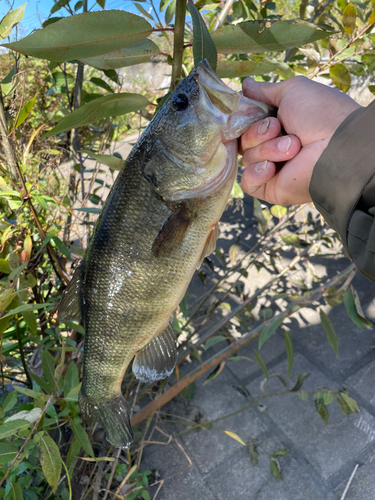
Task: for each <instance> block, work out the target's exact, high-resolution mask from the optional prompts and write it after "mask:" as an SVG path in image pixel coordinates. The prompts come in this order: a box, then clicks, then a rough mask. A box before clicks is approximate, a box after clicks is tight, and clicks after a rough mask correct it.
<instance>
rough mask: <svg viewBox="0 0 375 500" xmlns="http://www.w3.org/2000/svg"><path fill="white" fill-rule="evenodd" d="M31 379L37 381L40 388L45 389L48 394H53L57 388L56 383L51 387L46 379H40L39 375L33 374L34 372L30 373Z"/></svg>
mask: <svg viewBox="0 0 375 500" xmlns="http://www.w3.org/2000/svg"><path fill="white" fill-rule="evenodd" d="M43 352H44V351H43ZM30 377H31V378H32V379H33V380H35V382H36V383H37V384H38V385H39V387H40V388H41V389H43V390H44V391H45V392H46V393H47V394H52V392H53V388H54V387H55V383H53V385H52V386H51V385H50V384H49V383H48V382H46V381H45V380H44V379H42V378H41V377H38V375H35V373H32V372H30Z"/></svg>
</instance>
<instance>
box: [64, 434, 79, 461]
mask: <svg viewBox="0 0 375 500" xmlns="http://www.w3.org/2000/svg"><path fill="white" fill-rule="evenodd" d="M80 451H81V443H80V442H79V441H78V439H77V438H75V437H74V438H73V441H72V442H71V444H70V446H69V451H68V456H67V457H66V466H67V468H68V469H70V467H71V465H73V463H74V462H75V461H76V460H77V458H78V456H79V452H80Z"/></svg>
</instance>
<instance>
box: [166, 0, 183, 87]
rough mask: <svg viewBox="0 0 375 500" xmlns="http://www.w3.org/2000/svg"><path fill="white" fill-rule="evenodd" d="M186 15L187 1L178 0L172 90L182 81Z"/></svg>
mask: <svg viewBox="0 0 375 500" xmlns="http://www.w3.org/2000/svg"><path fill="white" fill-rule="evenodd" d="M185 13H186V0H176V14H175V24H174V27H175V31H174V37H173V62H172V80H171V87H170V90H171V91H172V90H174V88H175V86H176V85H177V83H178V82H179V80H180V79H181V71H182V57H183V54H184V34H185Z"/></svg>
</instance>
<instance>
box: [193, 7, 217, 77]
mask: <svg viewBox="0 0 375 500" xmlns="http://www.w3.org/2000/svg"><path fill="white" fill-rule="evenodd" d="M187 8H188V11H189V12H190V15H191V18H192V20H193V55H194V67H195V68H196V67H197V66H198V64H199V63H200V61H202V60H203V59H207V61H208V62H209V63H210V65H211V68H212V69H213V70H214V71H216V66H217V51H216V47H215V44H214V42H213V41H212V38H211V35H210V33H209V32H208V29H207V26H206V23H205V22H204V19H203V18H202V16H201V14H200V12H199V10H198V9H197V8H196V6H195V5H194V4H193V2H192V1H191V0H189V1H188V4H187Z"/></svg>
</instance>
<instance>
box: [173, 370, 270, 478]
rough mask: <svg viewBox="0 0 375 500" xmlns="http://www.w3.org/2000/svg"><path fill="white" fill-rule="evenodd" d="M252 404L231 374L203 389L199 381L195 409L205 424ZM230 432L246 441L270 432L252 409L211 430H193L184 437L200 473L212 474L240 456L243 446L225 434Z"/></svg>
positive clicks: (221, 422) (182, 437)
mask: <svg viewBox="0 0 375 500" xmlns="http://www.w3.org/2000/svg"><path fill="white" fill-rule="evenodd" d="M247 404H248V399H247V398H246V397H245V396H243V395H242V394H240V392H238V391H237V390H236V389H235V388H234V387H233V383H232V377H231V375H230V374H228V373H227V372H225V371H224V372H223V373H221V374H220V375H219V376H218V377H217V378H216V379H214V380H213V381H212V382H210V384H208V385H206V386H203V385H202V381H197V383H196V390H195V394H194V398H193V399H192V401H191V405H192V407H194V408H196V411H197V412H199V414H200V418H201V422H204V420H207V419H208V420H210V421H211V420H214V419H217V418H220V417H224V416H226V415H228V414H230V413H233V412H235V411H237V410H239V409H241V408H243V407H244V406H246V405H247ZM225 430H229V431H232V432H235V433H236V434H238V435H239V436H240V437H241V439H242V440H243V441H244V442H248V441H249V438H250V437H251V438H252V439H254V438H256V437H257V436H258V435H259V434H260V433H262V432H264V431H265V430H266V427H265V425H264V424H263V423H262V422H261V420H260V419H259V418H258V416H257V415H256V413H255V412H254V411H253V410H252V409H251V408H247V409H246V410H244V411H242V412H240V413H238V414H236V415H233V416H231V417H228V418H225V419H223V420H220V421H218V422H216V423H214V424H213V426H212V427H211V428H209V429H206V428H203V429H201V430H200V431H192V432H189V433H187V434H184V435H183V436H181V440H182V442H183V443H184V445H185V446H186V449H187V451H188V453H189V456H190V457H191V459H192V460H193V462H194V463H195V464H196V465H197V467H198V468H199V470H200V471H202V472H203V473H208V472H209V471H210V470H212V469H214V468H215V467H217V466H218V465H219V464H221V463H222V462H224V461H226V460H228V458H229V457H230V456H231V455H232V454H233V453H236V451H237V450H238V449H240V448H241V447H242V446H243V445H241V444H240V443H238V442H237V441H235V440H234V439H232V438H231V437H229V436H227V435H226V434H225V432H224V431H225Z"/></svg>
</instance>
